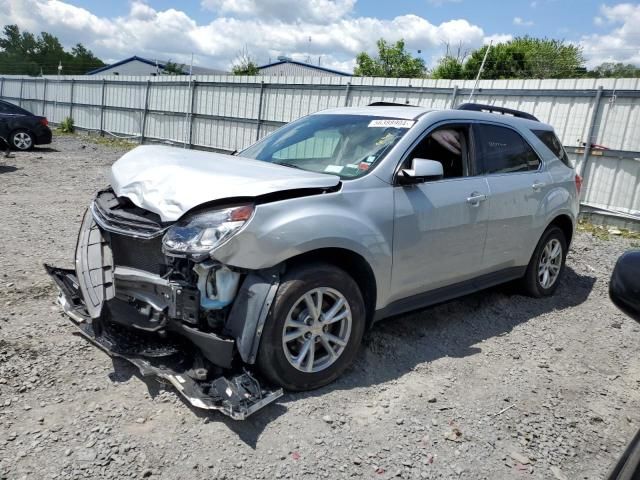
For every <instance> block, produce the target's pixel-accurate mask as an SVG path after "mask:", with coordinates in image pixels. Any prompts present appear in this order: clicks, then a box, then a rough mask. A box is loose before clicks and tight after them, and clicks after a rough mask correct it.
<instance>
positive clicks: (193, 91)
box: [187, 80, 198, 148]
mask: <svg viewBox="0 0 640 480" xmlns="http://www.w3.org/2000/svg"><path fill="white" fill-rule="evenodd" d="M197 83H198V82H196V81H195V80H194V81H193V82H191V107H189V125H188V130H187V131H188V137H187V138H188V143H187V148H191V145H193V141H192V139H191V136H192V133H193V108H194V105H195V102H196V85H197Z"/></svg>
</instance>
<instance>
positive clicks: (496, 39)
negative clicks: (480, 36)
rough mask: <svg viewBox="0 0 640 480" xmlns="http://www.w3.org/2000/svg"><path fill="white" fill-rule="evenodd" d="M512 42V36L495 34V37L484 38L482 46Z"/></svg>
mask: <svg viewBox="0 0 640 480" xmlns="http://www.w3.org/2000/svg"><path fill="white" fill-rule="evenodd" d="M511 40H513V35H511V34H507V33H497V34H495V35H488V36H486V37H484V44H485V45H487V44H488V43H490V42H492V43H493V45H497V44H498V43H507V42H510V41H511Z"/></svg>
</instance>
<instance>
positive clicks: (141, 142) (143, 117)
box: [140, 80, 151, 145]
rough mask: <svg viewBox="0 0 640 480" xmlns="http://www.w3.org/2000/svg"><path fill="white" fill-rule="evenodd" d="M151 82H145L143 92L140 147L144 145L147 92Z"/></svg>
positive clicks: (147, 108)
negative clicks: (145, 85)
mask: <svg viewBox="0 0 640 480" xmlns="http://www.w3.org/2000/svg"><path fill="white" fill-rule="evenodd" d="M150 88H151V80H147V87H146V88H145V90H144V110H142V131H141V132H140V145H142V144H143V143H144V132H145V130H146V128H147V113H148V112H149V90H150Z"/></svg>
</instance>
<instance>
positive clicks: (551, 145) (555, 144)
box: [531, 130, 573, 168]
mask: <svg viewBox="0 0 640 480" xmlns="http://www.w3.org/2000/svg"><path fill="white" fill-rule="evenodd" d="M531 131H532V132H533V133H535V135H536V137H538V138H539V139H540V141H541V142H542V143H544V144H545V145H546V146H547V148H548V149H549V150H551V151H552V152H553V154H554V155H555V156H556V157H558V159H559V160H560V161H561V162H562V163H564V164H565V165H566V166H567V167H569V168H573V167H572V166H571V163H570V162H569V157H567V152H565V150H564V147H563V146H562V143H561V142H560V140H559V139H558V137H556V134H555V133H553V132H551V131H549V130H531Z"/></svg>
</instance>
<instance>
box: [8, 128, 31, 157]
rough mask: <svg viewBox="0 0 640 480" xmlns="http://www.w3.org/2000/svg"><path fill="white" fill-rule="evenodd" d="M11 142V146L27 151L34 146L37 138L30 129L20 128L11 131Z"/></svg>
mask: <svg viewBox="0 0 640 480" xmlns="http://www.w3.org/2000/svg"><path fill="white" fill-rule="evenodd" d="M9 143H10V144H11V148H13V149H15V150H20V151H23V152H26V151H28V150H31V149H32V148H33V145H34V144H35V139H34V137H33V134H32V133H31V132H29V131H28V130H25V129H19V130H16V131H15V132H12V133H11V136H10V137H9Z"/></svg>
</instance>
